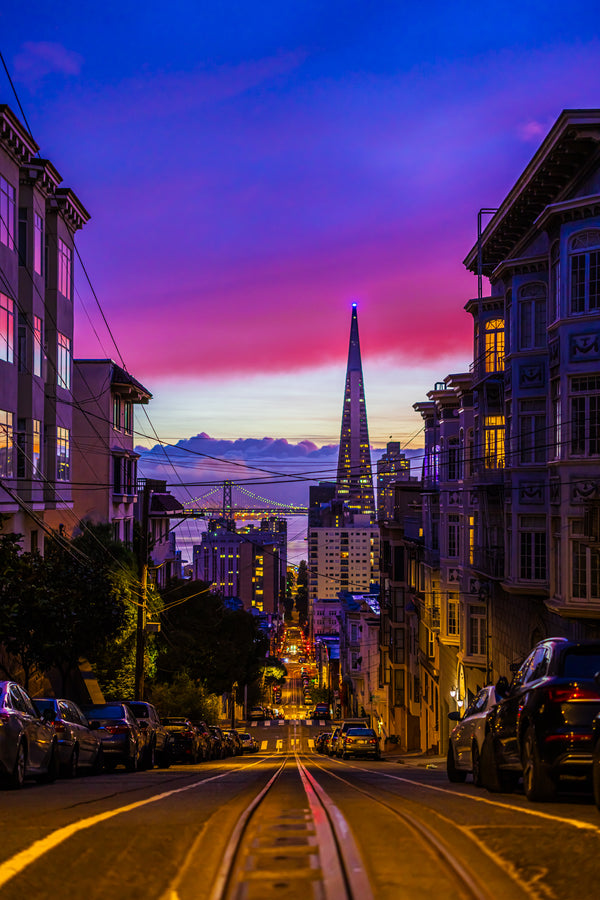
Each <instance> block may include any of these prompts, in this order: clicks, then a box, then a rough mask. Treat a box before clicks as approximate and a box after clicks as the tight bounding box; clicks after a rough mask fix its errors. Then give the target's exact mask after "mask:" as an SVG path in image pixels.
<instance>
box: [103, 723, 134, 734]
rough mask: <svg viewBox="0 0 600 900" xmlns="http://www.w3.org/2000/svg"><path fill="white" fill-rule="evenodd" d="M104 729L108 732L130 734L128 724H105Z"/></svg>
mask: <svg viewBox="0 0 600 900" xmlns="http://www.w3.org/2000/svg"><path fill="white" fill-rule="evenodd" d="M104 730H105V731H107V732H108V734H129V728H128V727H127V725H105V726H104Z"/></svg>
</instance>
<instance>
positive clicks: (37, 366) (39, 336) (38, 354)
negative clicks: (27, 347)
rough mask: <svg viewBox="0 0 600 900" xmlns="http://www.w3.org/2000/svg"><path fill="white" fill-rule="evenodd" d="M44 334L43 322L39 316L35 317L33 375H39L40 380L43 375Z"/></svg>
mask: <svg viewBox="0 0 600 900" xmlns="http://www.w3.org/2000/svg"><path fill="white" fill-rule="evenodd" d="M43 340H44V338H43V333H42V320H41V319H40V317H39V316H34V317H33V374H34V375H37V376H38V378H39V377H41V374H42V359H43V356H42V344H43Z"/></svg>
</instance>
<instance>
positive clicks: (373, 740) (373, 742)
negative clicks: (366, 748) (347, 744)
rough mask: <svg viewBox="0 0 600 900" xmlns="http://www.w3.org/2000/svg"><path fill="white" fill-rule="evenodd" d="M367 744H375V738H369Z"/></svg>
mask: <svg viewBox="0 0 600 900" xmlns="http://www.w3.org/2000/svg"><path fill="white" fill-rule="evenodd" d="M369 743H370V744H376V743H377V741H376V740H375V738H369Z"/></svg>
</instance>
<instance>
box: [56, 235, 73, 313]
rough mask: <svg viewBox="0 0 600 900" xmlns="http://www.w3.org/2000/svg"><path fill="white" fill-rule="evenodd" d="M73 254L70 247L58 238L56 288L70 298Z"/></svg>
mask: <svg viewBox="0 0 600 900" xmlns="http://www.w3.org/2000/svg"><path fill="white" fill-rule="evenodd" d="M72 259H73V254H72V251H71V248H70V247H68V246H67V244H65V242H64V241H63V240H61V239H60V238H59V239H58V290H59V291H60V293H61V294H62V295H63V297H66V298H67V300H70V299H71V275H72V272H71V269H72Z"/></svg>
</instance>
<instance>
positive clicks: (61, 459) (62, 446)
mask: <svg viewBox="0 0 600 900" xmlns="http://www.w3.org/2000/svg"><path fill="white" fill-rule="evenodd" d="M70 472H71V436H70V434H69V430H68V428H60V427H58V428H57V429H56V480H57V481H68V480H69V478H70Z"/></svg>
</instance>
